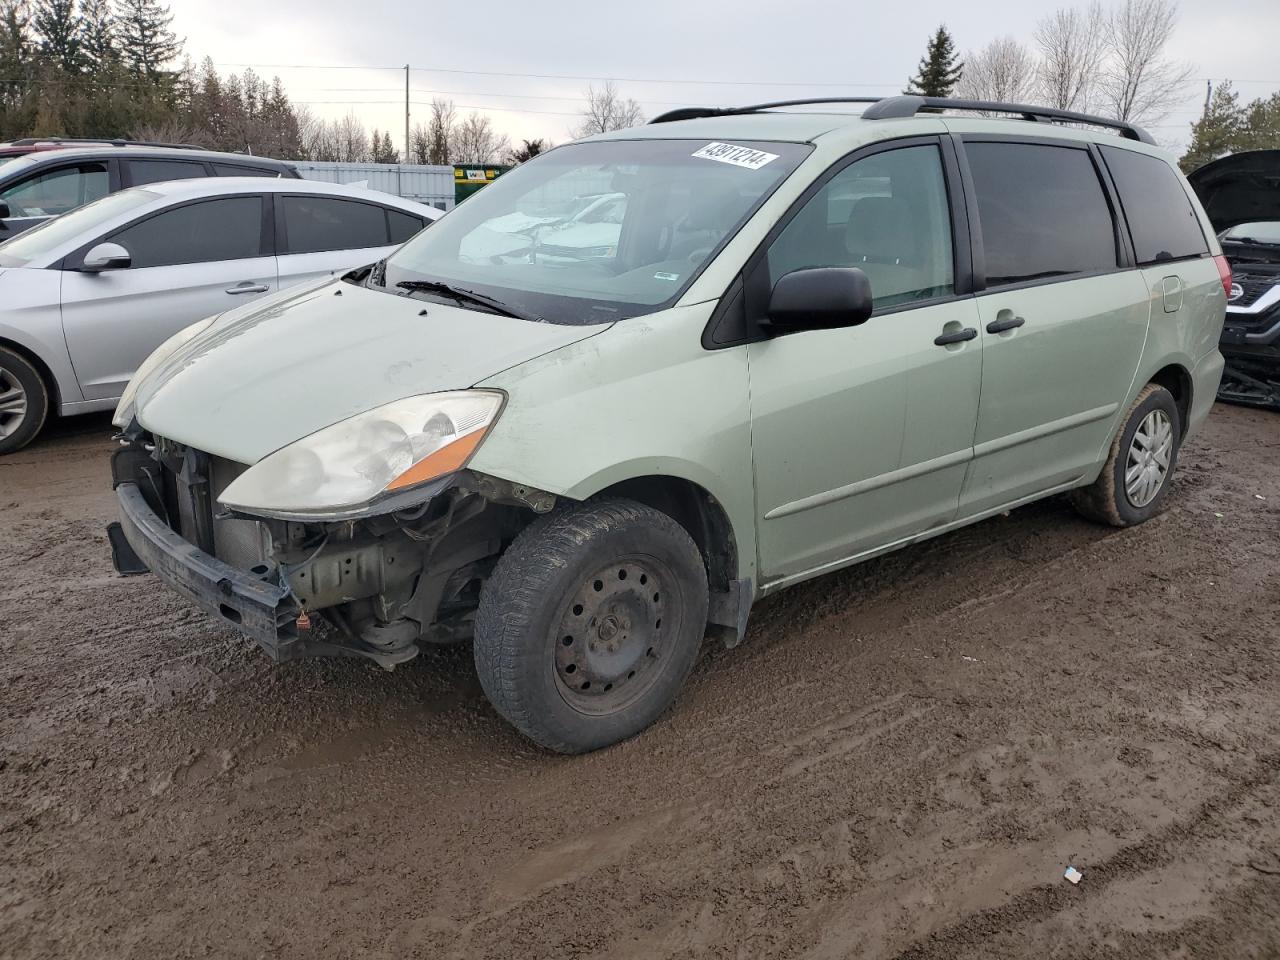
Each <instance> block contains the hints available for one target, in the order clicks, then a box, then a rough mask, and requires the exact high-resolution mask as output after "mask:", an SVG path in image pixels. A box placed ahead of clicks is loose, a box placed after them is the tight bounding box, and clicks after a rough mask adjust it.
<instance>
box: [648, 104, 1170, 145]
mask: <svg viewBox="0 0 1280 960" xmlns="http://www.w3.org/2000/svg"><path fill="white" fill-rule="evenodd" d="M823 103H865V104H869V106H868V107H867V108H866V109H865V110H863V111H862V119H864V120H889V119H893V118H901V117H914V116H915V115H916V114H917V113H919V112H920V111H921V110H973V111H978V112H981V113H1007V114H1011V115H1015V116H1018V117H1020V118H1021V119H1023V120H1030V121H1036V122H1049V123H1083V124H1088V125H1089V126H1092V127H1106V128H1108V129H1110V130H1116V131H1119V133H1120V135H1121V136H1123V137H1127V138H1129V139H1130V140H1137V141H1139V142H1140V143H1150V144H1154V143H1155V142H1156V141H1155V139H1154V138H1153V137H1152V136H1151V134H1149V133H1147V131H1146V130H1144V129H1143V128H1142V127H1139V126H1137V125H1136V124H1132V123H1129V122H1128V121H1126V120H1113V119H1110V118H1107V117H1098V116H1094V115H1093V114H1089V113H1076V112H1075V111H1072V110H1058V109H1055V108H1053V107H1037V106H1032V105H1030V104H1026V103H1002V102H999V101H996V100H958V99H952V98H951V97H920V96H915V95H913V94H904V95H902V96H898V97H818V98H813V99H807V100H778V101H776V102H774V103H757V104H753V105H751V106H748V107H681V108H680V109H677V110H669V111H667V112H666V113H664V114H661V115H660V116H657V117H654V118H653V119H652V120H651V121H649V122H650V123H670V122H672V121H674V120H694V119H699V118H702V117H726V116H735V115H740V114H745V113H760V112H762V111H765V110H774V109H777V108H779V107H801V106H811V105H813V104H823Z"/></svg>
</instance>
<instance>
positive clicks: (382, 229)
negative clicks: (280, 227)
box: [280, 196, 387, 253]
mask: <svg viewBox="0 0 1280 960" xmlns="http://www.w3.org/2000/svg"><path fill="white" fill-rule="evenodd" d="M280 200H282V201H283V203H282V206H283V208H284V228H285V233H286V234H287V235H288V252H289V253H320V252H322V251H325V250H358V249H360V248H362V247H385V246H386V245H387V216H386V214H385V213H384V212H383V209H382V207H379V206H375V205H374V204H372V203H359V202H357V201H354V200H335V199H333V198H331V197H290V196H285V197H281V198H280Z"/></svg>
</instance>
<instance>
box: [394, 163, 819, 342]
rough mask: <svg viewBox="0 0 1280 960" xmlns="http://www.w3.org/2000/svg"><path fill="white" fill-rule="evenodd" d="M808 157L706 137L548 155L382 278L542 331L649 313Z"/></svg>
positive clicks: (416, 244)
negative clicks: (460, 298) (491, 304)
mask: <svg viewBox="0 0 1280 960" xmlns="http://www.w3.org/2000/svg"><path fill="white" fill-rule="evenodd" d="M809 149H810V148H809V147H808V146H807V145H805V144H797V143H772V142H769V143H758V142H735V143H733V144H722V143H708V142H707V141H706V140H613V141H602V142H594V143H577V144H570V145H569V146H565V147H560V148H558V149H556V150H552V151H551V152H549V153H546V154H543V155H542V156H540V157H538V158H537V159H536V160H532V161H530V162H529V163H526V164H523V165H522V166H520V167H518V168H517V169H515V170H513V171H512V172H511V173H508V174H506V175H505V176H503V177H501V178H500V179H498V180H496V181H495V182H494V183H492V184H491V185H489V186H487V187H485V188H484V189H483V190H481V191H480V192H479V193H477V194H476V195H475V196H473V197H471V198H469V199H468V200H467V201H466V202H465V203H462V204H460V205H459V206H458V207H457V209H455V210H453V211H451V212H450V213H449V214H448V216H445V217H443V218H441V219H440V220H439V221H437V222H436V223H435V224H434V225H433V226H432V227H431V229H430V230H427V231H424V232H423V233H421V234H419V235H418V236H417V237H415V238H414V239H413V240H411V241H409V242H408V243H407V244H405V245H404V246H403V247H401V248H400V249H399V250H397V251H396V252H395V253H394V254H392V255H391V257H390V258H389V259H388V260H387V264H386V269H385V271H383V272H382V280H383V283H384V284H385V286H386V288H387V289H388V290H395V289H396V285H397V284H400V283H413V282H414V281H424V280H425V281H435V282H439V283H446V284H448V285H450V286H452V287H455V288H459V289H465V290H467V291H471V292H474V293H480V294H483V295H484V296H486V297H489V298H490V299H492V300H495V301H500V302H501V303H503V304H505V305H507V306H508V307H510V308H511V310H512V312H513V313H517V314H518V315H524V316H533V317H539V318H541V319H545V320H547V321H550V322H553V323H570V324H587V323H607V322H610V321H613V320H619V319H622V318H624V317H633V316H638V315H640V314H645V313H652V312H654V311H656V310H661V309H663V308H665V307H666V306H668V305H670V304H671V303H673V302H675V300H676V299H677V298H678V297H679V296H680V294H682V293H683V292H684V291H685V289H686V288H687V287H688V286H689V284H690V283H692V282H693V279H694V278H695V277H696V276H697V275H698V273H700V272H701V270H702V268H703V267H704V266H705V265H706V264H707V263H708V262H709V261H710V260H711V258H712V256H714V254H715V253H716V252H717V251H718V250H719V248H720V247H721V246H722V245H723V244H724V243H726V242H727V241H728V240H729V238H730V237H732V236H733V234H734V233H736V232H737V231H738V229H739V228H740V227H741V226H742V224H743V223H745V222H746V220H747V219H748V218H749V217H750V216H751V214H752V213H754V212H755V210H756V209H757V207H759V205H760V204H761V203H762V202H764V200H765V199H766V198H767V197H768V196H769V194H771V193H772V192H773V190H774V189H775V188H776V187H777V186H778V184H780V183H781V182H782V181H783V180H784V179H785V178H786V177H787V175H788V174H790V173H791V171H792V170H794V169H795V168H796V166H797V164H799V163H800V161H801V160H802V159H804V157H805V155H806V154H807V153H808V151H809ZM425 295H434V294H425Z"/></svg>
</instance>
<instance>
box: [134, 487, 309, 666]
mask: <svg viewBox="0 0 1280 960" xmlns="http://www.w3.org/2000/svg"><path fill="white" fill-rule="evenodd" d="M116 497H117V499H118V500H119V504H120V527H121V532H122V533H123V534H124V537H125V539H126V540H128V542H129V546H130V547H132V548H133V552H134V553H135V554H137V558H138V559H139V560H141V561H142V562H143V563H144V564H145V565H146V567H147V569H148V570H150V571H151V572H152V573H154V574H155V575H156V576H157V577H159V578H160V579H161V580H163V581H164V582H165V583H167V584H168V585H169V586H170V587H172V588H173V589H174V590H176V591H178V593H180V594H182V595H183V596H184V597H186V598H187V599H188V600H190V601H191V602H192V603H194V604H196V605H197V606H199V607H200V608H201V609H203V610H205V611H207V612H208V613H210V614H213V615H214V616H216V617H219V618H220V619H222V620H223V621H225V622H226V623H227V624H228V625H230V626H234V627H235V628H236V629H238V630H240V631H241V632H242V633H246V634H248V635H249V636H251V637H253V639H254V640H256V641H257V642H258V644H259V645H260V646H261V647H262V648H263V650H265V651H266V652H267V653H268V654H269V655H270V656H271V658H272V659H273V660H277V661H281V660H292V659H294V658H296V657H298V656H303V655H306V653H304V651H303V649H302V648H303V647H304V646H305V645H306V644H305V643H304V642H303V641H301V640H300V639H299V636H298V629H297V624H296V621H297V617H298V613H299V608H298V605H297V603H296V602H295V601H294V599H293V597H292V595H291V594H290V593H289V591H288V590H286V589H285V588H283V587H281V586H279V585H278V584H275V583H271V582H268V581H266V580H264V579H261V578H259V577H256V576H254V575H253V574H250V573H246V572H244V571H241V570H237V569H236V568H235V567H232V566H229V565H228V564H225V563H223V562H222V561H221V560H219V559H218V558H217V557H213V556H210V555H209V554H207V553H205V552H204V551H203V550H201V549H200V548H199V547H196V546H195V545H193V544H191V543H188V542H187V541H186V540H184V539H182V537H180V536H179V535H178V534H177V533H175V532H174V531H173V530H171V529H169V527H168V526H167V525H166V524H165V522H164V520H163V519H162V518H161V517H160V516H159V515H158V514H157V513H156V512H155V511H154V510H153V509H152V508H151V505H150V504H148V503H147V501H146V498H145V497H144V496H143V495H142V492H141V491H140V490H139V489H138V485H137V484H136V483H132V482H124V483H120V484H118V485H117V487H116ZM117 569H119V570H120V572H121V573H128V572H131V571H129V570H127V569H123V568H122V567H121V564H120V561H119V559H117ZM309 652H310V651H307V653H309Z"/></svg>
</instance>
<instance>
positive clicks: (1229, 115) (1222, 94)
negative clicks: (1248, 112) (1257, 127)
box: [1179, 80, 1246, 173]
mask: <svg viewBox="0 0 1280 960" xmlns="http://www.w3.org/2000/svg"><path fill="white" fill-rule="evenodd" d="M1245 125H1246V117H1245V111H1244V109H1243V108H1242V107H1241V106H1240V99H1239V97H1238V96H1237V95H1236V92H1235V91H1234V90H1232V89H1231V81H1229V80H1228V81H1226V82H1224V83H1221V84H1219V85H1218V86H1217V87H1216V88H1215V89H1214V91H1213V95H1212V96H1211V97H1210V98H1209V102H1208V104H1207V105H1206V106H1205V111H1204V115H1203V116H1201V117H1200V119H1199V120H1197V121H1196V122H1195V123H1193V124H1192V125H1191V145H1190V146H1188V147H1187V152H1186V153H1185V154H1183V157H1182V159H1181V160H1180V161H1179V164H1180V165H1181V167H1182V169H1183V171H1184V172H1186V173H1190V172H1191V171H1192V170H1195V169H1196V168H1197V167H1200V166H1203V165H1204V164H1206V163H1208V162H1209V161H1210V160H1216V159H1218V157H1222V156H1226V155H1227V154H1228V153H1233V152H1234V151H1236V150H1238V149H1240V143H1241V139H1242V137H1243V135H1244V133H1245Z"/></svg>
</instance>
